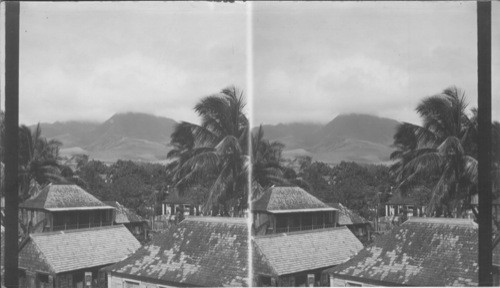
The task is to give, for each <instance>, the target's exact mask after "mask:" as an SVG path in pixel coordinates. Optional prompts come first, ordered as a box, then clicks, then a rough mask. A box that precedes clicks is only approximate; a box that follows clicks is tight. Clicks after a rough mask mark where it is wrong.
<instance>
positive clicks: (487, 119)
mask: <svg viewBox="0 0 500 288" xmlns="http://www.w3.org/2000/svg"><path fill="white" fill-rule="evenodd" d="M477 50H478V51H477V65H478V69H477V77H478V81H477V87H478V89H477V90H478V93H477V98H478V113H477V118H478V139H477V145H478V192H479V217H478V218H479V219H478V220H479V221H478V222H479V233H478V234H479V241H478V246H479V247H478V251H479V253H478V266H479V267H478V268H479V272H478V278H479V279H478V283H479V286H492V285H493V276H492V272H493V270H492V268H493V267H492V266H493V265H492V252H493V251H492V248H493V243H492V241H493V237H492V231H491V230H492V229H491V226H492V215H491V212H492V211H491V202H492V182H491V148H492V147H491V2H490V1H478V2H477Z"/></svg>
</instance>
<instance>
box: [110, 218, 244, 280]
mask: <svg viewBox="0 0 500 288" xmlns="http://www.w3.org/2000/svg"><path fill="white" fill-rule="evenodd" d="M104 270H105V271H108V272H110V273H111V274H113V273H116V274H121V275H131V276H135V277H136V278H141V279H144V280H145V281H147V280H148V279H151V280H153V279H154V280H155V281H156V282H160V283H165V284H167V285H168V284H170V285H175V283H180V284H182V285H190V286H213V287H221V286H249V285H250V283H249V279H248V227H247V223H246V221H245V220H244V219H235V218H224V217H189V218H186V219H185V220H183V221H182V222H181V223H179V224H178V225H177V226H171V227H169V229H167V230H166V231H165V232H163V233H161V234H159V235H157V237H155V238H154V239H153V241H152V243H151V244H150V245H147V246H143V247H141V248H140V249H139V250H138V251H137V252H136V253H134V254H133V255H131V256H130V257H128V258H127V259H125V260H123V261H121V262H119V263H116V264H114V265H112V266H110V267H106V268H104Z"/></svg>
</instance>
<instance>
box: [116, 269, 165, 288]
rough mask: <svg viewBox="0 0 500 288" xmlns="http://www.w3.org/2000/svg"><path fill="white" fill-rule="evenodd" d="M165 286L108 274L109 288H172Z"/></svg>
mask: <svg viewBox="0 0 500 288" xmlns="http://www.w3.org/2000/svg"><path fill="white" fill-rule="evenodd" d="M171 287H175V286H168V285H164V284H155V283H151V282H146V281H138V280H134V279H128V278H125V277H122V276H116V275H110V273H108V288H171Z"/></svg>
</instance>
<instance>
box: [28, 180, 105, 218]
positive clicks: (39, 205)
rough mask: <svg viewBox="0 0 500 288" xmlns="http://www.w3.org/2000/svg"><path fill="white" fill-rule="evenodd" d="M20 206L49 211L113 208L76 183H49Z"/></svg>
mask: <svg viewBox="0 0 500 288" xmlns="http://www.w3.org/2000/svg"><path fill="white" fill-rule="evenodd" d="M19 207H20V208H30V209H43V210H48V211H67V210H90V209H113V207H111V206H108V205H106V204H104V203H103V202H101V201H100V200H99V199H97V198H95V197H94V196H93V195H91V194H90V193H88V192H87V191H85V190H83V189H82V188H80V187H79V186H77V185H74V184H72V185H61V184H49V185H47V186H45V188H43V189H42V191H40V193H38V194H37V195H35V196H34V197H32V198H29V199H28V200H26V201H24V202H23V203H21V204H20V205H19Z"/></svg>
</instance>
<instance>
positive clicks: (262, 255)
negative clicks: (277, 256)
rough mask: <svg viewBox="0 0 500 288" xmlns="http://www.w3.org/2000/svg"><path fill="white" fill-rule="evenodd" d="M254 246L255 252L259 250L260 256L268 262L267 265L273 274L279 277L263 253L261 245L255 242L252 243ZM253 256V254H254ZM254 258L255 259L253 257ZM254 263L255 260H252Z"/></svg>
mask: <svg viewBox="0 0 500 288" xmlns="http://www.w3.org/2000/svg"><path fill="white" fill-rule="evenodd" d="M252 246H253V248H254V249H255V250H258V251H259V254H260V256H261V257H262V258H263V259H264V260H265V261H266V264H267V266H268V267H270V268H271V270H272V272H273V273H274V274H275V275H279V273H278V271H276V269H275V268H274V266H273V265H271V262H270V261H269V259H268V258H267V256H266V254H265V253H264V252H263V251H262V249H260V247H259V245H258V244H257V243H255V241H252ZM252 254H253V253H252ZM252 258H253V257H252ZM252 263H253V259H252Z"/></svg>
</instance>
